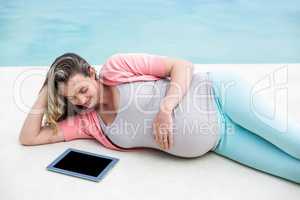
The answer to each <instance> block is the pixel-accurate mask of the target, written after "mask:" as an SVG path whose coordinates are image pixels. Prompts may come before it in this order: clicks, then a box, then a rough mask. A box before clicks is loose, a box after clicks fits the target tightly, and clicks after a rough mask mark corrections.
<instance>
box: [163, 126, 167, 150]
mask: <svg viewBox="0 0 300 200" xmlns="http://www.w3.org/2000/svg"><path fill="white" fill-rule="evenodd" d="M162 142H163V146H164V149H168V131H167V130H165V132H164V134H163V141H162Z"/></svg>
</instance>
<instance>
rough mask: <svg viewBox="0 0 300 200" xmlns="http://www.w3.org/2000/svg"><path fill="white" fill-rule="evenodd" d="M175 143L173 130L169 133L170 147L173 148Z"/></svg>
mask: <svg viewBox="0 0 300 200" xmlns="http://www.w3.org/2000/svg"><path fill="white" fill-rule="evenodd" d="M173 144H174V137H173V132H172V131H171V132H170V135H169V148H171V147H172V146H173Z"/></svg>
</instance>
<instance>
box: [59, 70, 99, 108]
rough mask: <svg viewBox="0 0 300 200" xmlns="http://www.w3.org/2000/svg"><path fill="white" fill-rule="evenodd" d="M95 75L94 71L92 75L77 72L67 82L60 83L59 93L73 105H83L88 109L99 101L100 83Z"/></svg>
mask: <svg viewBox="0 0 300 200" xmlns="http://www.w3.org/2000/svg"><path fill="white" fill-rule="evenodd" d="M94 77H95V74H94V73H92V74H91V77H88V76H87V77H85V76H84V75H82V74H75V75H74V76H72V77H71V78H70V79H69V81H68V82H67V84H65V83H59V84H58V93H59V94H60V95H63V96H64V97H66V98H67V99H68V101H69V102H71V103H72V104H73V105H77V106H83V107H85V108H86V109H90V108H93V107H95V106H96V105H98V103H99V83H98V81H97V80H95V78H94Z"/></svg>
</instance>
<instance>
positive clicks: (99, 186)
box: [0, 63, 300, 200]
mask: <svg viewBox="0 0 300 200" xmlns="http://www.w3.org/2000/svg"><path fill="white" fill-rule="evenodd" d="M93 66H95V67H96V68H97V70H99V69H100V67H101V66H100V65H93ZM195 66H196V68H195V72H197V71H203V72H205V71H214V70H220V69H221V70H233V71H234V72H235V73H240V74H241V75H243V76H245V78H247V79H248V78H249V80H252V81H257V80H258V79H262V78H263V77H266V76H270V75H272V74H276V72H278V70H283V71H281V72H280V73H279V75H280V76H281V75H283V76H284V71H286V72H288V94H289V99H288V110H289V116H291V117H293V118H295V119H296V120H298V121H299V122H300V92H299V91H300V90H299V86H300V63H299V64H289V63H282V64H226V65H225V64H223V65H222V64H196V65H195ZM47 70H48V67H46V66H38V67H33V66H24V67H0V81H1V87H0V88H1V94H0V95H1V98H0V101H1V103H0V112H1V114H0V124H1V128H0V130H1V137H2V138H1V140H0V160H1V162H0V199H2V200H32V199H43V200H50V199H51V200H52V199H53V200H54V199H63V198H68V199H72V200H76V199H80V200H82V199H85V200H87V199H105V200H115V199H131V200H140V199H149V200H153V199H172V200H177V199H178V200H179V199H187V200H194V199H195V200H199V199H205V200H240V199H244V200H246V199H249V200H253V199H264V200H265V199H272V200H282V199H288V200H294V199H295V200H296V199H299V197H300V185H298V184H295V183H292V182H289V181H286V180H284V179H280V178H277V177H274V176H271V175H268V174H266V173H262V172H260V171H257V170H254V169H252V168H248V167H245V166H244V165H241V164H238V163H236V162H234V161H231V160H229V159H226V158H223V157H221V156H219V155H217V154H214V153H208V154H207V155H205V156H203V157H202V158H196V159H180V158H176V157H174V156H170V155H167V154H165V153H163V152H159V151H155V150H147V151H140V152H139V151H137V152H130V153H129V152H118V151H113V150H109V149H106V148H104V147H102V146H101V145H100V144H99V143H97V142H96V141H94V140H73V141H70V142H61V143H55V144H47V145H40V146H30V147H29V146H22V145H20V144H19V142H18V135H19V131H20V129H21V126H22V124H23V121H24V119H25V116H26V111H28V109H29V108H30V107H31V106H32V104H33V101H34V100H35V99H36V95H37V93H38V90H39V89H40V87H41V84H42V82H43V81H44V76H45V74H46V72H47ZM277 74H278V73H277ZM69 147H72V148H77V149H81V150H85V151H89V152H93V153H98V154H104V155H110V156H114V157H118V158H120V162H119V163H118V164H117V165H116V166H115V167H114V168H113V170H112V171H110V172H109V174H108V175H107V176H106V177H105V178H104V180H103V181H101V182H99V183H95V182H91V181H87V180H83V179H79V178H75V177H70V176H66V175H62V174H58V173H53V172H50V171H47V170H46V166H47V165H48V164H49V163H51V162H52V161H53V160H54V159H55V158H56V157H57V156H58V155H60V154H61V153H62V152H63V151H64V150H66V149H67V148H69ZM299 173H300V172H299Z"/></svg>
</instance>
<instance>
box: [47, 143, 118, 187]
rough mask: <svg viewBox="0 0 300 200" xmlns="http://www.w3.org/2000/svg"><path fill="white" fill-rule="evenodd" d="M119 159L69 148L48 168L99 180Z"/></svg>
mask: <svg viewBox="0 0 300 200" xmlns="http://www.w3.org/2000/svg"><path fill="white" fill-rule="evenodd" d="M118 161H119V159H118V158H114V157H110V156H104V155H98V154H94V153H90V152H86V151H82V150H78V149H73V148H69V149H67V150H66V151H65V152H63V153H62V154H61V155H60V156H59V157H58V158H56V159H55V160H54V161H53V162H52V163H51V164H50V165H48V166H47V169H48V170H50V171H53V172H58V173H62V174H66V175H70V176H75V177H79V178H83V179H87V180H91V181H96V182H99V181H100V180H101V179H103V178H104V176H105V175H106V174H107V173H108V172H109V171H110V170H111V168H112V167H113V166H115V164H116V163H117V162H118Z"/></svg>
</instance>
